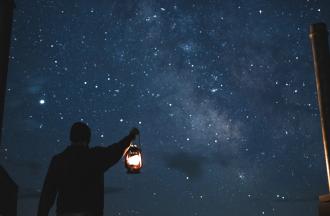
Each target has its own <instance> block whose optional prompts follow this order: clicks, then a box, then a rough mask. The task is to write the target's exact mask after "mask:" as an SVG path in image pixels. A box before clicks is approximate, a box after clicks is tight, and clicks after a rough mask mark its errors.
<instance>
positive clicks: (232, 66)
mask: <svg viewBox="0 0 330 216" xmlns="http://www.w3.org/2000/svg"><path fill="white" fill-rule="evenodd" d="M329 11H330V2H329V1H327V0H322V1H321V0H307V1H303V0H300V1H298V0H288V1H282V0H276V1H275V0H274V1H266V0H254V1H252V0H248V1H215V0H214V1H206V0H203V1H151V0H150V1H148V0H141V1H137V0H136V1H133V0H132V1H128V0H124V1H123V0H122V1H106V0H98V1H87V0H81V1H78V0H71V1H64V0H58V1H51V0H37V1H31V0H16V9H15V15H14V23H13V34H12V43H11V54H10V65H9V73H8V84H7V95H6V104H5V120H4V137H3V140H2V141H3V145H2V146H1V147H0V160H1V163H2V164H4V166H5V167H6V169H7V170H8V172H9V173H10V175H11V176H12V177H13V178H14V179H15V181H16V182H17V183H18V184H19V186H20V199H19V209H18V210H19V215H24V216H26V215H27V216H28V215H34V214H35V212H36V207H37V202H38V195H39V190H40V188H41V185H42V182H43V178H44V175H45V173H46V170H47V167H48V164H49V161H50V159H51V157H52V156H53V155H54V154H56V153H59V152H60V151H62V150H63V149H65V148H66V146H67V145H68V144H69V138H68V133H69V129H70V126H71V124H72V123H73V122H76V121H84V122H86V123H88V124H89V126H90V127H91V128H92V142H91V145H92V146H96V145H109V144H111V143H114V142H116V141H117V140H118V139H120V138H121V137H123V136H124V135H126V134H127V133H128V131H129V129H130V128H132V127H133V126H136V127H138V128H140V130H141V144H142V149H143V156H144V158H143V160H144V161H143V164H144V167H143V170H142V173H141V174H139V175H128V174H126V171H125V168H124V164H123V162H120V163H119V164H117V165H116V166H115V167H113V168H112V169H110V170H109V171H108V172H107V174H106V176H105V184H106V199H105V215H143V216H152V215H160V216H163V215H201V216H204V215H205V216H206V215H228V216H235V215H281V216H285V215H288V216H289V215H290V216H292V215H302V216H303V215H306V216H307V215H317V204H318V201H317V197H318V195H321V194H324V193H326V192H327V189H326V185H327V184H326V172H325V166H324V159H323V149H322V141H321V130H320V120H319V111H318V106H317V98H316V87H315V78H314V71H313V62H312V56H311V46H310V42H309V39H308V31H309V25H310V24H311V23H315V22H320V21H322V22H326V23H328V25H330V16H329Z"/></svg>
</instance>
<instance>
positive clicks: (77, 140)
mask: <svg viewBox="0 0 330 216" xmlns="http://www.w3.org/2000/svg"><path fill="white" fill-rule="evenodd" d="M90 139H91V129H90V128H89V127H88V126H87V125H86V124H85V123H83V122H76V123H74V124H73V125H72V126H71V132H70V140H71V145H82V146H88V144H89V142H90Z"/></svg>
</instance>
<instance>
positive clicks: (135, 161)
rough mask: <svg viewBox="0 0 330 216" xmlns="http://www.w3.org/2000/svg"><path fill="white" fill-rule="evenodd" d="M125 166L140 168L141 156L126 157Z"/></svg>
mask: <svg viewBox="0 0 330 216" xmlns="http://www.w3.org/2000/svg"><path fill="white" fill-rule="evenodd" d="M126 161H127V164H128V165H130V166H141V164H142V160H141V155H140V154H138V155H133V156H127V157H126Z"/></svg>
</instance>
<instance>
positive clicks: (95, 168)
mask: <svg viewBox="0 0 330 216" xmlns="http://www.w3.org/2000/svg"><path fill="white" fill-rule="evenodd" d="M132 139H133V136H132V135H129V136H127V137H125V138H124V139H122V140H121V141H119V142H118V143H115V144H112V145H110V146H108V147H95V148H88V147H84V146H74V145H71V146H69V147H68V148H67V149H65V150H64V151H63V152H62V153H60V154H58V155H55V156H54V157H53V159H52V161H51V163H50V166H49V168H48V173H47V176H46V179H45V182H44V185H43V188H42V192H41V196H40V202H39V209H38V216H48V213H49V210H50V209H51V207H52V206H53V204H54V201H55V199H56V196H57V201H56V204H57V210H56V212H57V214H63V213H74V212H88V213H89V214H91V215H93V216H94V215H95V216H99V215H103V206H104V172H105V171H106V170H107V169H109V168H110V167H111V166H113V165H114V164H115V163H117V162H118V161H119V160H120V158H121V157H122V156H123V154H124V151H125V149H126V148H127V147H129V145H130V142H131V141H132Z"/></svg>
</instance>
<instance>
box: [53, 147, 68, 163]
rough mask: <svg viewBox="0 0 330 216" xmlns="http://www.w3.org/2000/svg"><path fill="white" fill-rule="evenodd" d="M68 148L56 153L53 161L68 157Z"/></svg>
mask: <svg viewBox="0 0 330 216" xmlns="http://www.w3.org/2000/svg"><path fill="white" fill-rule="evenodd" d="M66 152H67V149H64V150H63V151H62V152H59V153H57V154H55V155H54V156H53V157H52V161H58V160H62V159H63V158H65V157H66V155H67V153H66Z"/></svg>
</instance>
